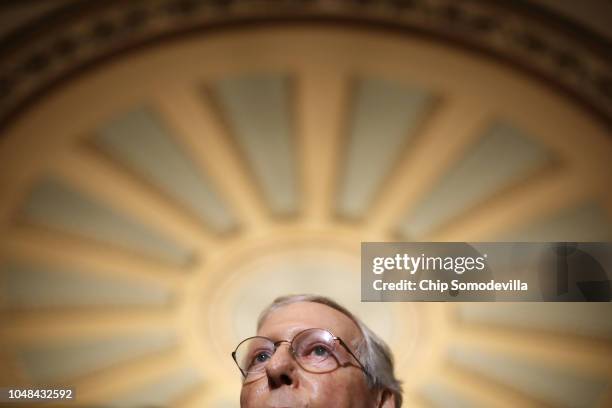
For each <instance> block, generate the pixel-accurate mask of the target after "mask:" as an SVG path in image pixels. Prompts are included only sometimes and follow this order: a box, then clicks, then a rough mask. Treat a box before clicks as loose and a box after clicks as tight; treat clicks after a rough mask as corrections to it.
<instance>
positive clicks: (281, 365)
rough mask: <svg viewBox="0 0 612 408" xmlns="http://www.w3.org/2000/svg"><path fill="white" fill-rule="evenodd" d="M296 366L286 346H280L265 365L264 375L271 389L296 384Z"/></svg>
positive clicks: (289, 349)
mask: <svg viewBox="0 0 612 408" xmlns="http://www.w3.org/2000/svg"><path fill="white" fill-rule="evenodd" d="M296 369H297V365H296V362H295V359H294V358H293V355H292V354H291V348H290V347H289V345H288V344H284V343H283V344H280V345H279V346H278V348H277V349H276V352H275V353H274V354H273V355H272V358H271V359H270V361H269V362H268V364H266V375H267V376H268V384H269V385H270V388H271V389H274V388H279V387H282V386H283V385H289V386H291V385H295V384H296V380H297V378H296Z"/></svg>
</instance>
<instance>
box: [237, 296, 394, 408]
mask: <svg viewBox="0 0 612 408" xmlns="http://www.w3.org/2000/svg"><path fill="white" fill-rule="evenodd" d="M311 328H321V329H327V330H329V331H330V332H331V333H333V334H334V335H335V336H337V337H340V338H341V339H342V340H344V342H345V343H346V344H347V345H348V346H349V347H350V348H351V351H353V352H356V349H357V345H358V344H359V342H360V341H361V339H362V336H361V333H360V331H359V328H358V327H357V325H356V324H355V323H354V322H353V321H352V320H351V319H350V318H349V317H347V316H345V315H344V314H342V313H340V312H339V311H337V310H335V309H333V308H331V307H329V306H326V305H323V304H320V303H313V302H300V303H292V304H289V305H286V306H283V307H281V308H279V309H276V310H274V311H273V312H272V313H271V314H270V315H269V316H268V317H267V319H266V320H265V321H264V323H263V325H262V326H261V328H260V330H259V331H258V333H257V335H258V336H265V337H269V338H270V339H272V340H274V341H278V340H291V339H293V336H295V335H296V334H297V333H299V332H301V331H302V330H305V329H311ZM338 347H340V348H341V347H342V346H340V345H339V346H338ZM347 355H348V353H347ZM351 359H352V358H350V357H347V361H350V360H351ZM352 360H353V362H354V359H352ZM240 406H241V407H242V408H289V407H291V408H305V407H310V408H395V403H394V401H393V396H392V395H391V394H389V393H381V392H377V393H373V392H371V391H370V390H369V389H368V386H367V383H366V378H365V375H364V373H363V372H362V371H361V369H360V368H359V366H358V365H357V363H356V362H354V364H343V365H342V366H340V367H338V368H337V369H336V370H334V371H332V372H329V373H323V374H320V373H310V372H307V371H304V370H303V369H302V368H301V367H300V366H299V365H298V364H297V362H296V361H295V359H294V358H293V356H292V355H291V353H290V351H289V345H288V344H287V343H282V344H281V345H280V346H279V347H278V349H277V350H276V352H275V353H274V355H273V356H272V358H271V359H270V361H269V362H268V364H267V366H266V370H265V373H263V374H262V375H261V377H258V378H257V379H256V380H252V381H251V380H248V379H247V381H245V383H244V384H243V386H242V392H241V394H240Z"/></svg>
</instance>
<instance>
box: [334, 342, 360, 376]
mask: <svg viewBox="0 0 612 408" xmlns="http://www.w3.org/2000/svg"><path fill="white" fill-rule="evenodd" d="M336 340H338V341H339V342H340V344H342V347H344V348H345V349H346V351H348V352H349V354H350V355H351V356H353V358H354V359H355V361H357V364H359V368H361V369H362V370H363V372H366V369H365V367H364V366H363V364H361V361H359V359H358V358H357V356H356V355H355V354H354V353H353V352H352V351H351V348H350V347H349V346H348V345H347V344H346V343H345V342H344V340H342V339H341V338H340V337H336Z"/></svg>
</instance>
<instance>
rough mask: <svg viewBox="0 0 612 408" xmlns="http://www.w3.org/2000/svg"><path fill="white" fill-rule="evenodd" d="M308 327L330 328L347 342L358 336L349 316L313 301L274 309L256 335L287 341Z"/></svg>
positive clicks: (358, 333)
mask: <svg viewBox="0 0 612 408" xmlns="http://www.w3.org/2000/svg"><path fill="white" fill-rule="evenodd" d="M311 328H321V329H326V330H329V331H331V332H332V333H333V334H334V335H336V336H338V337H340V338H342V339H343V340H344V341H347V342H352V341H353V340H356V339H359V338H361V334H360V331H359V328H358V327H357V325H356V324H355V322H353V320H351V318H349V317H348V316H346V315H345V314H344V313H342V312H340V311H338V310H336V309H334V308H332V307H329V306H327V305H324V304H321V303H315V302H296V303H291V304H288V305H283V306H281V307H279V308H278V309H274V310H273V311H272V312H270V313H269V314H268V316H267V317H266V318H265V320H264V321H263V324H262V325H261V327H260V328H259V330H258V332H257V334H258V335H260V336H265V337H269V338H271V339H274V340H289V339H291V338H293V336H295V335H296V334H297V333H299V332H300V331H302V330H305V329H311Z"/></svg>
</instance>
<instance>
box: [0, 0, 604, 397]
mask: <svg viewBox="0 0 612 408" xmlns="http://www.w3.org/2000/svg"><path fill="white" fill-rule="evenodd" d="M89 4H91V5H88V6H86V7H85V6H84V8H83V9H82V11H81V13H74V14H71V13H68V12H67V10H69V9H70V8H68V9H66V10H64V11H63V12H64V13H67V14H66V15H65V18H66V19H67V20H66V21H71V22H74V24H65V25H63V26H58V27H56V26H54V25H53V24H50V26H49V31H45V30H42V31H41V33H38V34H36V35H39V36H41V37H39V38H42V40H41V41H38V42H35V45H33V47H40V48H39V51H41V52H43V51H44V52H46V53H48V54H46V55H48V56H49V55H56V54H53V52H56V51H57V48H51V47H48V46H47V45H48V44H51V43H54V44H55V41H56V40H57V39H58V38H59V37H57V36H55V34H53V33H54V32H58V33H63V34H67V33H69V32H79V33H92V32H93V31H90V30H92V29H93V28H94V27H98V28H97V29H96V30H94V31H95V32H97V33H98V34H96V35H98V36H99V37H100V39H99V40H97V41H99V42H91V43H89V42H87V43H83V44H84V45H81V43H80V42H78V41H77V43H78V44H79V45H78V46H76V47H75V48H74V49H73V52H74V54H72V56H69V55H66V56H65V59H61V60H60V59H54V58H56V57H53V58H48V59H46V62H47V63H46V64H42V66H40V67H39V71H37V72H38V74H36V75H34V74H33V75H32V76H27V75H25V74H24V75H23V77H20V78H22V79H23V81H25V82H19V81H17V82H14V83H15V84H17V85H15V88H14V89H13V90H15V89H19V91H15V92H16V93H14V94H13V93H9V96H8V97H7V98H8V99H5V102H6V101H12V102H11V103H13V104H12V105H11V103H8V102H7V104H6V105H3V106H5V107H6V106H9V105H11V109H7V110H5V111H4V112H9V111H11V112H12V113H11V114H7V115H8V116H6V118H7V121H6V122H5V131H4V132H3V137H2V139H1V142H0V162H2V163H3V170H4V171H3V172H2V174H1V176H0V191H1V193H2V197H3V200H2V201H1V202H0V217H1V218H0V222H1V224H0V228H2V235H1V236H2V238H1V240H0V261H1V264H0V268H1V269H0V271H1V275H0V276H1V277H2V279H1V280H0V283H1V286H0V289H2V290H3V292H2V293H3V296H2V297H1V298H0V299H1V301H2V310H3V312H2V317H3V319H4V323H3V324H2V326H1V327H0V342H1V344H2V346H3V347H2V350H4V352H3V355H2V356H1V357H2V360H1V361H2V362H3V365H4V366H5V367H6V369H4V370H2V375H3V376H4V377H0V379H1V380H2V382H7V383H11V384H15V383H17V384H18V385H28V384H29V385H32V384H65V383H69V384H74V385H75V386H76V387H77V388H78V392H77V395H78V398H79V399H80V401H81V402H82V403H83V404H91V405H96V406H100V405H102V406H143V405H147V404H149V405H151V404H153V405H162V406H176V407H188V406H189V407H190V406H205V407H234V406H237V402H236V401H237V395H238V389H239V384H240V381H239V376H238V373H237V370H236V369H235V367H233V363H232V361H231V359H230V358H229V352H230V351H231V350H232V349H233V346H234V345H235V343H236V342H237V341H238V340H239V339H240V338H242V337H244V336H246V335H249V334H250V333H252V332H253V330H254V319H255V317H256V315H257V313H258V311H259V310H260V309H261V308H262V307H263V306H264V305H265V304H266V303H267V302H269V301H270V300H271V299H272V298H273V297H274V296H276V295H279V294H284V293H288V292H298V291H299V292H301V291H311V292H317V293H322V294H326V295H330V296H333V297H334V298H337V299H338V300H340V301H341V302H342V303H344V304H346V305H347V306H349V308H352V309H355V310H356V311H357V312H358V313H359V314H360V315H361V316H362V317H363V318H364V319H365V320H366V321H367V322H368V323H369V324H371V325H372V326H373V328H374V329H375V330H376V331H377V332H378V333H381V335H382V336H383V337H384V338H385V339H386V340H387V341H388V342H389V343H390V345H391V347H392V349H393V350H394V353H395V355H396V359H397V363H398V374H399V375H400V376H401V378H402V379H403V380H404V383H405V388H406V394H407V395H406V400H407V401H408V404H409V406H424V407H428V406H433V407H435V406H450V405H452V406H508V407H510V406H511V407H515V406H542V407H543V406H580V407H593V406H601V407H604V406H607V404H609V403H610V398H612V395H611V394H610V391H609V384H610V380H611V378H612V371H611V368H610V367H612V345H611V339H612V326H610V319H609V314H610V307H609V305H608V304H478V303H474V304H472V303H457V304H439V303H419V304H409V303H405V304H404V303H401V304H361V303H360V302H359V294H360V291H359V244H360V242H361V241H374V240H397V239H405V240H411V239H414V240H442V241H444V240H459V241H464V240H465V241H470V240H472V241H478V240H607V239H610V231H611V230H612V228H610V225H611V222H610V219H611V213H612V198H611V196H610V192H609V185H610V174H612V171H611V170H612V169H611V167H612V165H611V161H610V158H611V157H612V139H611V138H610V135H609V128H608V121H607V119H606V118H607V113H606V109H607V108H606V106H607V105H606V104H604V103H601V104H596V103H594V101H595V99H592V100H591V99H589V98H590V97H594V95H595V93H596V92H594V91H593V89H591V91H593V92H591V93H590V94H587V93H580V92H581V91H580V89H581V88H579V87H577V88H572V87H571V86H570V85H571V84H570V85H568V84H567V83H565V82H564V81H565V80H566V79H567V78H568V77H566V76H565V75H566V74H560V73H559V72H561V71H563V70H560V71H559V72H557V71H555V69H558V68H559V66H558V65H555V64H552V63H551V61H552V60H551V59H550V56H548V57H545V56H544V55H541V56H540V55H539V53H535V54H538V56H537V57H534V58H532V57H529V58H528V57H527V52H526V50H525V49H523V52H525V54H522V53H521V52H520V47H521V46H520V45H517V44H518V43H513V42H506V41H507V40H508V38H513V37H512V36H510V37H508V36H505V35H502V34H501V33H502V32H504V33H508V32H510V33H515V34H516V32H517V31H516V30H519V28H520V30H523V31H521V32H525V31H530V30H536V31H537V32H538V33H539V32H540V31H547V30H549V29H550V30H552V31H551V32H553V33H554V35H553V34H550V33H548V31H547V33H548V34H546V35H549V34H550V35H551V36H550V37H548V36H545V37H537V38H546V39H548V40H550V41H552V40H551V39H552V38H557V39H558V38H560V37H555V36H562V35H568V34H567V33H565V34H563V32H562V31H554V30H553V29H552V28H547V27H544V26H537V27H532V26H529V25H526V24H524V22H523V20H520V21H518V20H515V19H513V18H509V19H508V20H506V18H508V17H504V19H501V17H500V21H501V23H500V24H501V26H502V27H503V29H501V31H497V30H498V28H499V25H495V27H496V28H494V29H493V28H489V30H493V32H495V33H498V34H491V36H483V35H476V32H475V31H474V30H477V31H478V30H485V29H486V26H488V25H487V24H485V23H484V22H483V21H484V20H483V21H480V18H475V16H476V15H478V16H480V17H485V16H490V17H491V18H492V17H493V16H496V15H498V14H499V16H501V15H502V14H501V11H500V9H497V8H493V7H492V6H487V5H485V3H480V2H466V3H459V5H457V6H451V5H450V4H446V3H445V2H433V1H432V2H393V3H391V2H382V3H376V4H373V3H369V2H365V3H364V4H362V5H359V6H357V5H356V3H349V4H348V5H347V4H345V3H343V4H342V5H339V4H337V3H333V2H323V1H321V2H284V3H283V6H282V7H280V8H276V9H274V13H276V14H271V13H272V12H271V10H270V9H269V8H267V9H266V8H263V9H262V8H260V7H264V6H266V5H268V6H269V4H270V3H269V2H246V3H245V2H242V3H236V2H214V3H209V2H204V3H197V2H190V1H182V2H167V1H166V2H133V7H134V8H133V9H132V8H129V9H123V8H112V7H111V8H104V9H102V8H100V7H99V5H98V3H97V2H92V3H89ZM411 4H412V6H410V5H411ZM256 5H257V6H258V7H256ZM351 5H352V6H351ZM391 7H394V9H393V10H394V13H398V12H399V14H398V15H396V14H394V15H393V16H394V17H393V18H392V17H391V14H390V13H391V11H390V10H391ZM457 8H458V9H457ZM136 9H140V10H141V11H140V13H136V12H135V11H134V10H136ZM70 10H72V9H70ZM94 10H95V11H96V12H97V13H96V14H95V18H93V19H92V17H91V16H92V14H89V13H91V12H93V11H94ZM398 10H399V11H398ZM443 10H445V12H444V13H442V11H443ZM495 12H497V13H498V14H495ZM506 12H507V13H509V11H506ZM143 13H144V14H143ZM466 13H467V14H466ZM487 13H493V14H487ZM510 15H513V14H510ZM87 16H89V17H90V18H87ZM128 16H131V18H132V20H129V21H130V23H129V24H128V26H133V29H134V30H133V31H132V32H131V34H129V33H128V32H127V28H126V26H125V25H124V26H121V27H123V28H121V30H118V27H119V26H118V24H117V22H119V21H123V22H124V24H126V21H127V20H125V18H127V17H128ZM134 16H136V17H138V16H140V17H138V18H136V17H134ZM143 16H145V17H143ZM288 16H293V17H292V20H295V19H298V17H299V20H300V21H301V22H300V23H297V22H296V21H293V23H292V24H291V25H288V24H269V25H268V24H263V23H262V21H263V20H266V21H268V22H269V20H271V19H274V20H276V19H278V20H281V19H285V18H287V17H288ZM315 16H316V17H317V18H314V17H315ZM453 16H454V17H453ZM467 16H470V17H469V18H468V17H467ZM504 16H506V14H504ZM323 17H325V19H331V20H333V21H334V22H333V24H331V22H329V23H322V21H321V19H322V18H323ZM332 17H333V19H332ZM349 17H350V18H349ZM143 18H144V22H142V19H143ZM449 18H451V19H452V21H456V23H455V24H458V25H459V26H452V25H449V24H448V21H449V20H448V19H449ZM525 18H528V17H525ZM534 18H535V17H534ZM466 19H467V20H466ZM306 20H308V21H306ZM314 20H316V21H314ZM340 20H342V21H343V22H348V20H351V21H353V20H359V21H361V24H359V25H354V24H347V25H343V24H340ZM468 20H469V22H470V23H469V24H474V22H477V21H480V22H479V23H477V24H475V26H474V27H472V28H469V27H471V25H470V26H463V25H462V24H468V23H467V22H466V21H468ZM493 20H495V19H493ZM101 21H107V22H108V24H107V25H106V28H105V29H103V27H104V25H103V24H102V25H100V22H101ZM139 21H141V22H140V23H139ZM251 21H253V22H255V21H258V23H257V24H250V22H251ZM366 21H367V22H368V24H364V22H366ZM383 21H385V26H387V27H388V26H389V25H393V26H395V27H399V26H402V27H404V28H406V29H405V30H404V29H402V30H395V31H394V30H381V29H380V27H373V26H370V25H369V24H370V23H372V24H373V23H376V24H375V25H377V26H380V25H381V24H382V22H383ZM487 21H489V23H490V22H491V21H490V20H487ZM442 22H446V23H445V24H442ZM212 23H215V24H212ZM217 23H218V24H217ZM96 24H97V25H96ZM139 24H142V26H141V25H139ZM207 24H209V25H210V27H209V25H207ZM409 25H410V29H408V28H407V26H409ZM204 26H206V29H204ZM221 26H223V27H224V28H223V29H222V30H216V28H219V27H221ZM52 27H55V28H52ZM213 27H214V28H213ZM452 27H455V28H452ZM458 27H461V29H459V28H458ZM208 28H210V29H208ZM54 30H57V31H54ZM72 30H75V31H72ZM445 30H447V31H445ZM453 30H455V31H456V30H459V31H460V36H461V38H462V40H461V41H460V42H449V41H446V40H443V39H444V38H446V37H448V36H451V34H453V33H455V31H453ZM513 30H515V31H513ZM179 32H180V33H181V34H179ZM186 32H189V33H190V34H189V35H186V34H185V33H186ZM425 32H427V33H428V35H423V34H424V33H425ZM486 32H491V31H486ZM45 33H46V34H45ZM104 33H106V34H104ZM434 34H435V35H434ZM455 34H456V33H455ZM32 35H35V34H32ZM130 36H131V37H130ZM480 37H483V38H485V37H486V38H487V40H486V41H483V42H482V43H478V41H481V40H482V38H480ZM66 38H67V37H66ZM75 38H81V37H75ZM96 38H98V37H96ZM159 38H165V39H167V41H154V40H155V39H159ZM477 38H478V39H477ZM572 38H573V41H576V42H577V44H578V43H579V40H578V39H576V38H574V37H572ZM45 41H49V42H48V43H45ZM144 43H146V46H144V45H142V44H144ZM477 43H478V44H477ZM552 43H553V42H551V44H552ZM554 43H555V44H558V46H559V47H563V48H564V49H565V48H566V47H570V48H571V47H573V46H574V45H573V42H565V41H559V42H554ZM137 44H141V45H142V46H138V47H137V46H136V45H137ZM468 44H469V46H468ZM547 44H548V42H547ZM81 47H82V48H81ZM487 47H488V48H487ZM495 47H499V49H504V50H506V52H507V53H506V54H504V53H501V52H498V51H496V49H497V48H495ZM26 48H27V47H26ZM26 48H24V49H23V50H13V51H12V52H13V53H14V54H12V55H14V56H15V57H14V58H11V59H9V60H6V59H3V60H2V64H5V66H8V65H10V64H13V65H14V66H18V65H19V64H18V62H19V61H21V60H20V59H19V58H17V56H20V55H22V56H24V55H26V54H27V52H26ZM578 48H579V49H580V52H583V53H588V55H589V57H588V58H585V59H582V58H580V64H591V63H593V64H594V65H593V66H594V67H595V66H596V67H598V68H597V69H595V68H593V71H589V72H598V73H600V74H601V75H604V74H606V73H607V72H609V71H605V70H602V71H598V69H600V68H601V69H603V68H602V67H603V66H604V65H601V64H603V63H601V61H602V60H605V58H603V56H602V55H603V54H601V53H600V52H599V49H598V48H597V46H594V47H593V48H589V49H583V48H581V47H578ZM469 49H473V50H476V51H469ZM485 49H486V52H482V51H483V50H485ZM54 50H55V51H54ZM120 50H123V51H122V52H120ZM5 51H6V49H5ZM544 54H546V53H544ZM110 55H114V57H112V58H110V57H109V56H110ZM546 55H548V54H546ZM581 55H582V54H581ZM591 55H592V57H591ZM510 57H512V58H510ZM43 60H44V59H43ZM510 61H512V63H511V62H510ZM525 61H529V62H530V64H531V65H529V64H527V63H525ZM594 61H600V62H594ZM39 62H40V61H39ZM598 64H600V65H598ZM34 65H36V64H34ZM554 66H556V67H557V68H555V69H553V67H554ZM581 66H582V65H581ZM589 66H591V65H589ZM9 71H10V70H9ZM11 72H13V71H11ZM14 72H23V71H18V70H17V71H14ZM552 72H555V73H556V74H555V75H552V74H551V73H552ZM563 72H566V71H563ZM77 73H78V75H77ZM39 74H40V76H38V75H39ZM19 75H22V74H19ZM568 75H569V74H568ZM598 75H599V74H598ZM24 78H28V79H24ZM543 78H545V80H544V81H543V80H542V79H543ZM11 83H13V82H11ZM26 84H29V85H27V86H26ZM52 84H54V85H52ZM11 92H12V90H11ZM597 92H599V91H597ZM19 95H21V96H23V99H21V100H20V101H19V102H18V98H17V96H19ZM568 95H574V97H569V96H568ZM589 95H590V96H589ZM597 95H598V96H597V98H602V94H601V93H598V94H597ZM26 100H29V102H27V103H26ZM598 101H600V102H601V101H603V99H601V100H600V99H598ZM594 106H597V107H596V108H595V107H594ZM15 109H16V110H15Z"/></svg>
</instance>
